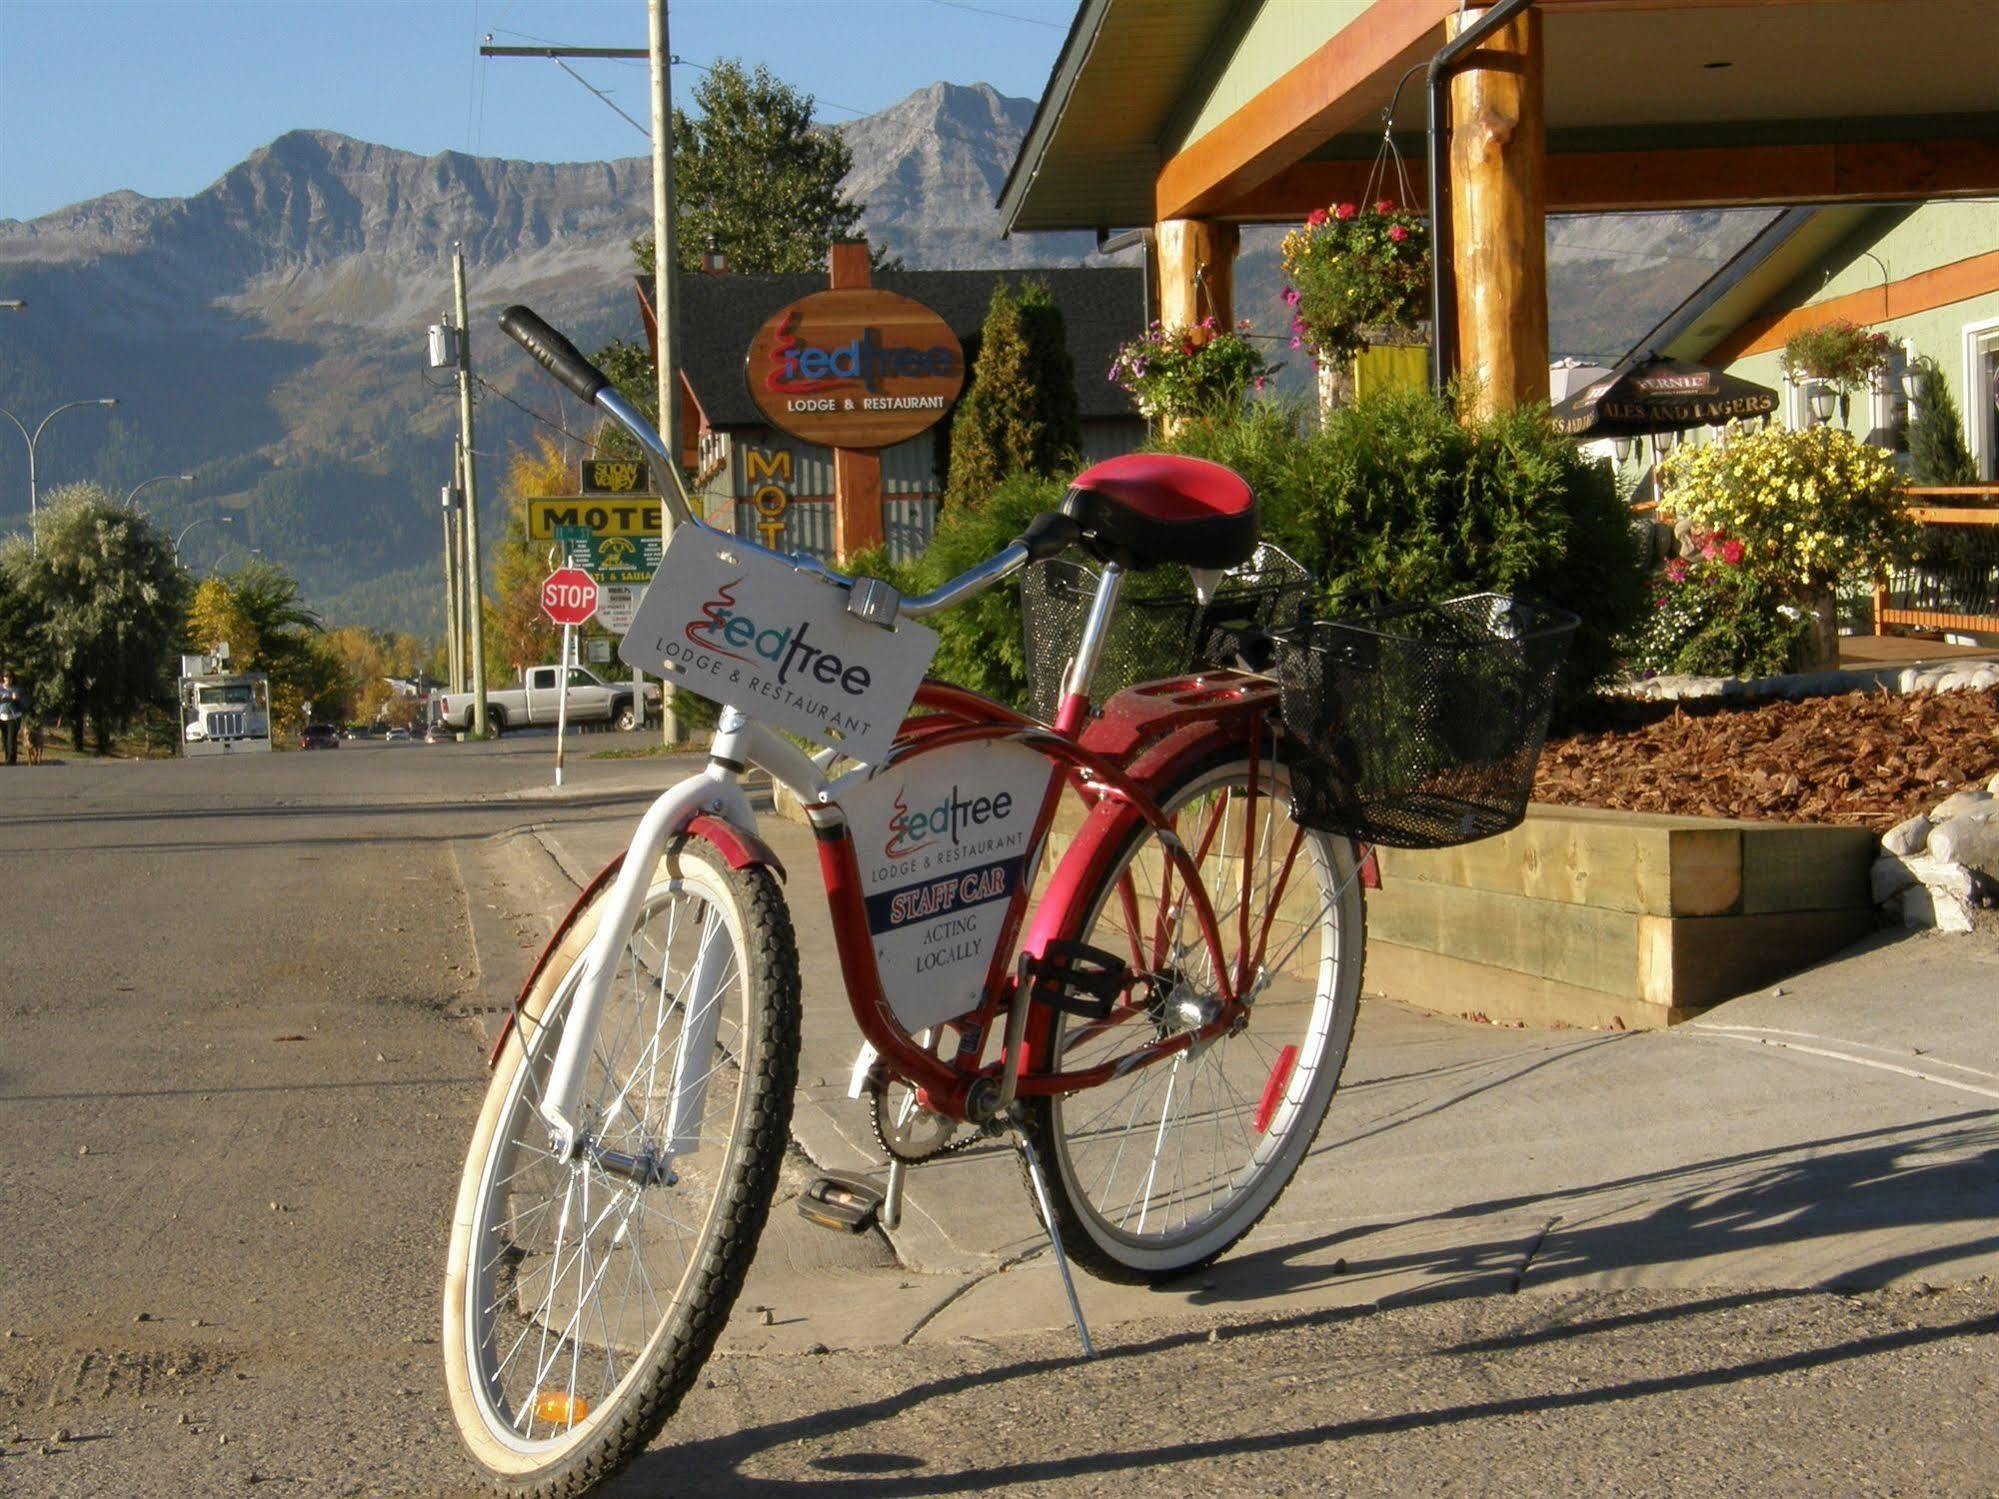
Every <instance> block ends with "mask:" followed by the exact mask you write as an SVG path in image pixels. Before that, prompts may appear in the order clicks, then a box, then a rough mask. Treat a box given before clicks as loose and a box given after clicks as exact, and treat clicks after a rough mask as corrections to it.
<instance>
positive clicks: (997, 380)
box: [944, 280, 1083, 506]
mask: <svg viewBox="0 0 1999 1499" xmlns="http://www.w3.org/2000/svg"><path fill="white" fill-rule="evenodd" d="M1082 442H1083V440H1082V431H1081V428H1080V426H1079V423H1078V417H1077V407H1076V370H1075V364H1074V362H1073V361H1072V360H1071V359H1070V358H1069V353H1068V347H1067V339H1066V337H1065V336H1064V334H1063V331H1062V314H1061V311H1060V310H1059V309H1058V308H1057V307H1056V306H1055V299H1054V298H1053V296H1051V295H1050V294H1049V291H1048V288H1047V286H1046V285H1045V284H1042V283H1035V282H1030V283H1029V284H1028V285H1027V286H1025V287H1023V288H1022V289H1021V290H1020V291H1019V292H1018V293H1015V292H1014V290H1013V289H1012V288H1011V287H1009V286H1008V285H1007V283H1006V282H1005V281H1003V280H1002V281H1000V282H998V283H997V284H996V285H995V286H994V287H993V295H992V301H991V304H990V305H989V306H988V308H987V310H986V320H985V323H984V325H983V326H982V327H981V329H980V332H979V349H978V357H977V359H976V361H975V363H974V365H973V368H972V388H971V389H970V390H969V391H967V392H966V393H965V399H964V400H963V401H962V402H960V403H959V406H958V410H957V412H956V414H955V415H954V416H953V417H952V419H951V442H950V459H949V466H948V472H949V479H948V481H947V483H946V485H945V491H944V498H945V503H946V505H947V506H957V505H965V504H976V503H978V502H979V501H980V500H981V499H982V498H983V497H984V496H985V495H986V494H987V493H988V492H990V491H991V490H992V489H993V488H994V487H995V486H997V485H998V484H999V482H1000V481H1001V480H1002V479H1005V478H1006V477H1007V476H1009V475H1011V474H1019V473H1025V474H1038V475H1041V476H1042V477H1044V478H1052V477H1054V476H1055V475H1057V474H1059V473H1064V472H1067V471H1069V470H1071V469H1073V468H1074V467H1075V464H1076V454H1077V453H1078V452H1079V451H1080V450H1081V448H1082Z"/></svg>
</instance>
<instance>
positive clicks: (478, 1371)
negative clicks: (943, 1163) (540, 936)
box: [444, 844, 799, 1496]
mask: <svg viewBox="0 0 1999 1499" xmlns="http://www.w3.org/2000/svg"><path fill="white" fill-rule="evenodd" d="M607 895H608V891H607V892H606V894H605V895H600V896H599V897H598V898H597V900H596V901H595V902H594V903H593V904H592V905H591V906H590V907H589V908H587V909H586V910H585V911H584V912H583V913H582V914H581V915H580V917H579V918H578V919H577V920H576V921H575V922H574V923H573V924H572V926H571V927H570V929H569V931H568V932H567V933H566V934H565V935H564V936H563V938H562V940H561V942H560V943H559V945H558V948H557V950H556V952H555V953H553V954H551V957H550V961H549V962H548V963H547V964H546V965H545V966H544V968H543V971H542V975H541V977H540V978H539V979H538V980H537V981H536V983H535V986H534V988H533V990H532V992H531V993H530V994H529V995H528V996H527V999H526V1001H525V1003H524V1005H523V1006H522V1010H521V1014H520V1016H519V1019H518V1023H517V1025H516V1027H515V1029H514V1032H513V1034H512V1035H511V1036H510V1037H509V1039H508V1041H507V1044H506V1047H505V1049H504V1051H503V1052H502V1054H501V1058H500V1062H499V1065H498V1067H497V1068H496V1070H495V1072H494V1076H493V1081H492V1084H491V1086H490V1088H489V1090H488V1092H487V1096H486V1104H485V1107H484V1109H483V1110H482V1111H481V1113H480V1116H479V1122H478V1126H477V1128H476V1129H475V1131H474V1133H473V1139H472V1147H471V1150H470V1152H469V1153H468V1155H467V1157H466V1162H465V1173H464V1176H463V1178H462V1180H461V1182H460V1186H459V1193H458V1208H457V1212H456V1214H455V1216H454V1218H453V1222H452V1234H451V1251H450V1259H449V1263H448V1268H447V1275H446V1282H445V1302H444V1330H445V1339H444V1346H445V1373H446V1376H447V1383H448V1385H449V1387H450V1392H451V1406H452V1413H453V1415H454V1416H455V1418H456V1420H457V1423H458V1428H459V1431H460V1433H461V1435H462V1436H463V1437H464V1440H465V1444H466V1446H467V1448H468V1449H469V1450H470V1452H471V1455H472V1457H473V1459H474V1460H475V1461H476V1462H477V1463H478V1465H479V1467H480V1468H481V1470H482V1471H483V1473H484V1475H485V1477H486V1478H487V1480H488V1481H489V1482H490V1483H491V1484H492V1485H493V1486H494V1487H495V1488H497V1489H500V1490H502V1491H504V1492H507V1493H519V1494H535V1495H547V1496H556V1495H571V1494H578V1493H581V1492H583V1491H584V1490H585V1489H588V1488H590V1487H591V1486H592V1485H594V1484H596V1483H599V1482H601V1481H602V1480H603V1479H604V1478H605V1477H607V1476H608V1475H609V1474H610V1473H612V1472H614V1471H615V1470H616V1469H617V1468H618V1467H620V1466H621V1465H623V1464H624V1463H625V1462H627V1461H629V1460H630V1459H631V1458H632V1457H635V1456H636V1455H637V1454H638V1453H639V1452H640V1451H641V1450H643V1448H644V1447H645V1445H646V1443H647V1442H649V1441H651V1440H652V1438H653V1437H654V1436H655V1435H656V1434H657V1433H658V1431H659V1429H660V1427H661V1426H662V1425H663V1424H664V1423H665V1422H666V1420H667V1418H668V1417H669V1416H670V1415H672V1413H673V1411H674V1409H675V1407H677V1406H678V1405H679V1403H680V1400H681V1397H682V1396H683V1395H684V1394H685V1393H686V1391H687V1389H688V1387H689V1386H690V1385H691V1384H692V1383H693V1380H694V1377H695V1375H696V1373H697V1372H698V1371H699V1370H700V1367H701V1365H702V1363H703V1362H704V1361H705V1360H706V1359H707V1356H708V1353H709V1351H710V1349H712V1348H713V1346H714V1343H715V1339H716V1337H717V1336H718V1335H719V1334H720V1333H721V1330H722V1326H723V1324H724V1323H725V1322H726V1321H727V1319H728V1315H729V1309H730V1307H731V1305H732V1304H733V1303H734V1301H735V1298H736V1295H737V1293H738V1292H739V1291H740V1290H741V1289H742V1283H743V1276H744V1274H745V1272H746V1271H747V1270H748V1268H749V1262H750V1256H751V1253H752V1252H753V1250H754V1248H755V1245H756V1239H757V1236H758V1234H759V1233H760V1232H761V1231H762V1228H763V1224H764V1220H765V1218H766V1217H767V1216H768V1214H769V1210H770V1202H771V1198H772V1196H773V1194H774V1193H775V1191H776V1187H777V1178H778V1170H779V1166H780V1164H781V1162H782V1159H783V1154H784V1146H785V1139H786V1134H787V1130H788V1127H789V1124H790V1117H791V1098H792V1090H793V1087H794V1085H795V1083H796V1081H797V1071H798V1024H799V999H798V988H799V981H798V954H797V949H796V946H795V944H794V940H793V936H792V930H791V921H790V917H789V915H788V913H787V912H786V910H785V908H784V904H783V899H782V897H781V896H780V895H779V893H778V890H777V886H776V884H775V883H774V882H773V881H772V879H771V877H770V875H769V874H768V873H766V872H765V871H764V870H762V869H749V870H742V871H737V870H731V869H729V868H728V867H727V866H726V865H725V864H724V863H723V862H722V861H721V859H720V858H719V857H718V856H717V855H716V854H715V853H714V851H713V850H711V849H709V848H708V847H707V846H706V845H703V844H688V845H686V846H685V847H683V848H682V849H680V850H679V851H677V852H674V853H670V854H668V855H667V857H665V858H663V859H662V860H661V861H660V864H659V869H658V872H657V874H656V875H655V877H654V881H653V884H652V886H651V888H650V889H649V890H648V891H647V893H646V896H645V898H644V902H643V905H642V907H641V910H640V915H639V920H638V922H637V925H636V928H635V930H634V932H633V934H632V937H631V939H630V941H629V942H627V944H626V945H625V948H624V950H623V952H622V953H621V955H620V957H619V961H618V970H617V976H616V979H615V981H614V983H613V986H612V989H611V993H610V995H609V998H608V1000H607V1003H606V1005H605V1008H604V1012H603V1015H602V1017H601V1019H600V1022H599V1025H598V1029H597V1035H596V1037H595V1038H594V1041H593V1042H592V1044H591V1047H590V1062H589V1066H588V1068H587V1071H586V1074H585V1079H584V1084H583V1090H582V1096H581V1099H580V1101H579V1104H578V1108H577V1122H578V1123H579V1125H580V1126H581V1128H582V1130H583V1132H584V1142H583V1144H582V1146H581V1148H580V1149H579V1150H578V1151H577V1152H576V1154H575V1155H574V1156H573V1157H572V1158H571V1159H568V1160H561V1159H558V1158H557V1157H556V1156H555V1155H553V1154H552V1153H551V1152H550V1149H549V1145H550V1139H549V1130H548V1128H547V1126H546V1125H545V1124H544V1123H543V1122H542V1120H541V1118H540V1116H539V1114H538V1112H537V1104H538V1102H539V1100H540V1097H541V1091H542V1085H543V1083H544V1081H545V1079H546V1077H547V1075H548V1069H549V1066H550V1063H551V1061H552V1060H553V1057H554V1055H555V1050H556V1046H557V1043H558V1042H559V1041H560V1040H561V1037H562V1034H563V1029H564V1027H565V1025H566V1024H567V1022H568V1018H569V1007H570V999H571V996H572V995H573V994H574V993H575V991H576V987H577V984H578V981H579V979H580V977H581V975H582V970H583V963H584V954H585V952H586V951H587V949H588V947H589V944H590V941H591V939H592V938H593V937H594V936H595V934H596V931H597V928H598V924H599V921H600V919H601V917H602V913H603V909H604V905H605V900H606V898H607ZM702 1084H705V1097H704V1098H702V1103H701V1107H700V1108H699V1110H698V1112H690V1110H689V1103H688V1101H689V1100H690V1099H692V1098H694V1097H695V1096H697V1095H698V1094H699V1092H700V1087H699V1085H702ZM690 1088H692V1089H693V1090H694V1091H693V1092H690V1091H689V1090H690ZM676 1092H678V1094H679V1096H680V1097H681V1099H682V1105H681V1107H682V1116H681V1117H680V1118H677V1119H670V1118H669V1114H670V1112H671V1109H672V1106H673V1103H674V1100H675V1097H676Z"/></svg>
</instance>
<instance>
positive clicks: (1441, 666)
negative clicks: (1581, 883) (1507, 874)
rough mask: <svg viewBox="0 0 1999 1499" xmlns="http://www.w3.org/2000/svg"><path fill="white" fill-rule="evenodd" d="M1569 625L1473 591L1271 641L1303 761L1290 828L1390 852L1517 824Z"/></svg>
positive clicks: (1568, 620) (1565, 617)
mask: <svg viewBox="0 0 1999 1499" xmlns="http://www.w3.org/2000/svg"><path fill="white" fill-rule="evenodd" d="M1576 624H1577V619H1576V616H1575V615H1573V614H1569V613H1566V612H1564V611H1562V610H1559V609H1547V608H1541V607H1537V606H1534V605H1530V604H1525V603H1522V602H1520V601H1519V600H1517V599H1511V598H1507V597H1506V596H1504V595H1502V594H1496V593H1479V594H1472V595H1470V596H1469V597H1466V598H1460V599H1451V600H1449V601H1447V602H1444V603H1440V604H1412V605H1406V606H1404V607H1402V608H1398V609H1389V610H1385V611H1383V612H1381V613H1377V614H1373V615H1369V616H1366V617H1364V618H1361V619H1356V620H1351V621H1349V620H1318V621H1314V622H1313V623H1311V624H1310V625H1307V626H1305V627H1304V628H1303V629H1301V630H1298V631H1296V632H1295V633H1293V634H1291V635H1290V636H1288V637H1286V638H1284V639H1282V640H1280V641H1279V643H1278V650H1277V667H1276V673H1277V678H1278V685H1279V687H1280V688H1281V689H1282V693H1283V712H1284V724H1285V727H1286V729H1287V730H1289V731H1290V733H1291V734H1292V736H1293V737H1294V738H1295V739H1296V740H1297V741H1298V744H1299V747H1300V748H1301V750H1302V755H1301V758H1300V759H1299V760H1297V761H1294V763H1293V765H1292V816H1293V817H1294V818H1296V819H1297V820H1298V821H1299V822H1300V823H1302V824H1303V825H1304V826H1306V827H1309V828H1316V829H1319V830H1321V831H1324V832H1332V833H1344V834H1346V835H1347V836H1348V837H1351V838H1358V839H1360V840H1362V841H1364V842H1367V843H1379V844H1385V845H1387V846H1388V847H1390V848H1447V847H1449V846H1451V845H1453V844H1458V843H1470V842H1473V841H1475V840H1477V839H1480V838H1490V837H1492V836H1493V835H1494V834H1496V833H1503V832H1505V831H1506V830H1507V829H1508V828H1511V827H1514V826H1517V825H1518V824H1519V822H1520V820H1521V819H1522V818H1523V817H1525V816H1526V813H1527V798H1528V794H1529V793H1530V792H1531V791H1532V790H1533V786H1534V766H1535V763H1536V761H1537V760H1538V759H1539V758H1540V754H1541V743H1542V741H1543V740H1544V739H1545V738H1546V737H1547V733H1548V714H1549V711H1550V710H1551V709H1552V708H1553V706H1554V701H1555V682H1556V678H1557V677H1558V676H1559V675H1560V673H1561V669H1562V663H1563V662H1564V661H1565V660H1566V659H1567V657H1568V653H1569V641H1570V638H1571V637H1572V636H1573V635H1574V633H1575V629H1576Z"/></svg>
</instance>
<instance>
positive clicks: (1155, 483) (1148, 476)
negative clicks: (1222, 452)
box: [1062, 453, 1257, 568]
mask: <svg viewBox="0 0 1999 1499" xmlns="http://www.w3.org/2000/svg"><path fill="white" fill-rule="evenodd" d="M1062 513H1063V514H1064V515H1067V516H1068V517H1069V518H1070V519H1072V520H1074V521H1075V522H1076V523H1077V524H1078V525H1080V526H1081V527H1082V528H1083V536H1084V538H1085V540H1086V541H1087V542H1088V543H1089V546H1090V549H1091V550H1092V551H1093V552H1095V553H1096V554H1097V555H1098V556H1100V557H1102V558H1103V559H1104V560H1105V561H1107V562H1115V563H1117V564H1118V565H1119V566H1121V567H1130V568H1148V567H1157V566H1159V565H1160V564H1161V563H1165V562H1178V563H1181V564H1183V565H1184V566H1187V567H1215V568H1220V567H1234V566H1236V565H1237V564H1238V563H1241V562H1247V561H1248V560H1249V557H1250V553H1252V552H1254V551H1255V550H1256V538H1257V515H1256V496H1255V495H1254V494H1253V493H1252V492H1251V491H1250V487H1249V485H1248V483H1247V482H1245V481H1244V479H1243V477H1242V475H1240V474H1238V473H1237V472H1236V471H1235V470H1234V469H1231V468H1224V467H1223V466H1222V465H1221V464H1219V463H1210V462H1208V460H1207V459H1205V458H1185V457H1182V456H1180V455H1179V454H1177V453H1128V454H1126V455H1125V456H1124V457H1122V458H1111V459H1107V460H1106V461H1104V462H1102V463H1099V464H1096V465H1095V466H1094V467H1091V468H1087V469H1085V470H1084V471H1083V472H1082V473H1080V474H1078V475H1077V476H1076V478H1075V481H1074V482H1073V483H1072V484H1071V485H1070V486H1069V493H1068V495H1067V496H1066V497H1064V499H1063V501H1062Z"/></svg>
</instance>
